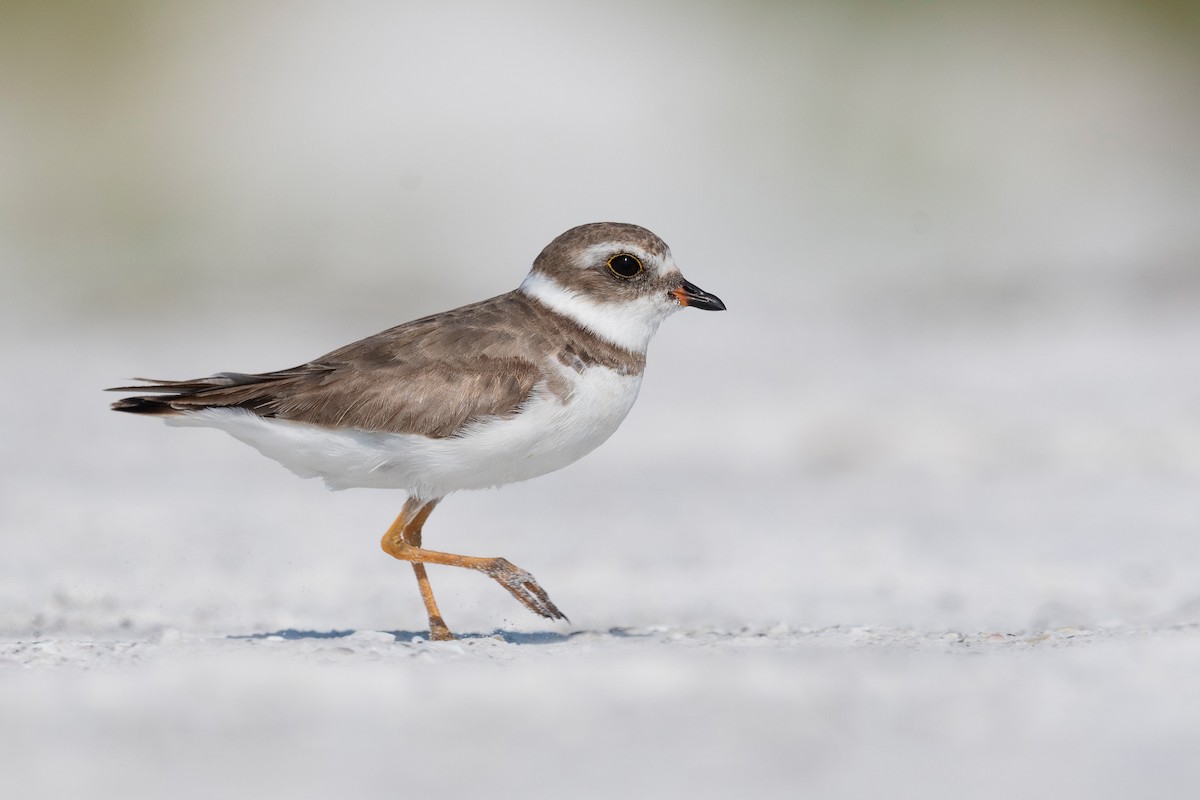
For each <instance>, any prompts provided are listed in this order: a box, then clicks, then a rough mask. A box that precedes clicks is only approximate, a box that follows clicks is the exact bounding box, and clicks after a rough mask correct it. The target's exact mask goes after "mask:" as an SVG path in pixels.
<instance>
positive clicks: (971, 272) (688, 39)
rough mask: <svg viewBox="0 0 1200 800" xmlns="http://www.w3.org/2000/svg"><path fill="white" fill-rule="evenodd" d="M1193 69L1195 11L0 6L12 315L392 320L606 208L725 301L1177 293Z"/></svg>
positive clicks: (772, 307)
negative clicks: (181, 313) (262, 311)
mask: <svg viewBox="0 0 1200 800" xmlns="http://www.w3.org/2000/svg"><path fill="white" fill-rule="evenodd" d="M1198 86H1200V5H1198V4H1197V3H1195V2H1175V3H1172V2H1055V3H955V2H944V3H943V2H924V3H906V4H897V3H886V2H762V1H759V2H738V3H716V2H705V3H684V2H659V3H644V2H620V1H619V2H606V3H602V4H599V3H597V4H563V3H552V2H524V1H523V0H519V1H518V2H508V3H504V4H488V3H476V4H471V3H441V4H433V3H416V2H349V3H319V2H289V3H283V2H242V1H240V0H239V1H238V2H205V3H188V2H121V1H120V0H109V1H107V2H19V1H17V0H6V2H4V3H2V4H0V98H2V100H0V269H2V270H3V273H4V283H5V286H6V291H5V292H4V294H5V295H6V300H5V301H3V302H4V305H5V306H6V307H7V310H8V311H9V314H8V317H9V318H10V319H14V318H17V319H27V318H28V317H41V318H44V317H51V318H70V317H74V318H77V319H78V318H80V317H81V316H89V317H90V316H92V315H100V316H101V318H106V317H108V316H110V315H118V314H126V313H129V312H137V313H139V314H147V313H150V312H162V311H167V312H168V313H169V312H170V311H171V310H172V309H178V308H184V307H186V308H191V309H195V310H196V311H200V310H203V308H204V307H205V306H211V307H218V306H220V307H226V308H229V307H234V308H243V309H246V310H250V309H254V308H261V307H262V305H263V304H265V303H270V304H272V305H276V304H278V303H280V302H284V303H294V304H296V305H297V306H299V307H303V308H316V309H320V310H321V311H322V312H323V313H328V314H331V315H339V314H341V315H347V314H353V315H357V314H360V313H363V312H370V311H374V312H378V313H379V314H380V318H381V319H382V318H383V317H384V316H385V314H384V312H385V311H391V312H393V313H394V316H395V317H396V319H395V321H399V319H400V318H403V317H404V316H405V315H406V314H410V313H412V314H415V313H420V312H426V311H433V310H438V309H440V308H441V307H443V305H444V304H453V303H457V302H465V301H468V300H472V299H476V298H478V297H482V296H485V295H489V294H495V293H499V292H501V291H506V290H508V289H510V288H512V287H513V286H515V285H516V283H517V282H518V281H519V280H520V278H521V276H522V275H523V272H524V269H525V267H526V266H527V265H528V263H529V262H530V261H531V260H532V258H533V256H534V255H535V254H536V252H537V250H538V249H540V247H541V246H542V245H543V244H545V243H546V242H548V241H549V240H550V239H551V238H552V237H553V236H555V235H556V234H558V233H559V232H561V231H562V230H565V229H566V228H568V227H570V226H572V225H575V224H578V223H581V222H586V221H592V220H600V219H618V220H623V221H632V222H638V223H641V224H643V225H646V226H647V227H650V228H652V229H654V230H655V231H657V232H658V233H660V234H661V235H662V236H663V237H664V238H666V239H667V240H668V242H670V243H672V245H673V247H674V249H675V252H676V256H677V257H678V259H679V260H680V262H681V264H683V265H684V268H685V270H686V271H687V272H688V274H689V276H690V277H691V278H692V279H693V280H695V281H696V282H697V283H699V284H700V285H702V286H705V287H707V288H711V289H712V290H713V291H715V292H717V293H718V294H722V295H723V296H725V295H729V302H730V305H731V308H735V309H736V308H739V307H740V308H741V309H742V310H751V309H755V310H759V309H761V310H762V311H764V312H765V313H777V312H779V311H780V310H782V309H798V310H805V309H807V310H817V309H820V308H822V307H824V305H825V304H826V303H827V302H828V301H829V299H830V297H831V296H833V297H836V298H839V300H838V302H843V303H846V304H848V307H854V308H862V309H865V310H866V311H867V313H868V315H877V314H885V315H886V314H900V315H902V316H904V317H905V318H909V317H911V318H915V319H920V320H928V319H932V320H933V321H934V323H935V324H936V323H937V322H938V321H939V320H943V317H945V321H948V322H953V317H956V316H963V315H966V316H976V315H985V316H992V317H995V316H996V315H1000V317H999V318H1000V319H1002V320H1004V321H1006V322H1011V321H1014V320H1024V319H1027V318H1028V317H1029V316H1030V315H1033V316H1037V315H1039V314H1043V313H1049V314H1061V313H1064V309H1087V308H1097V307H1098V308H1101V309H1103V310H1104V311H1105V312H1108V311H1111V310H1114V309H1117V310H1120V311H1121V312H1126V311H1133V312H1135V313H1140V312H1142V311H1145V310H1146V309H1150V310H1151V312H1152V314H1155V315H1156V314H1159V313H1163V311H1164V310H1166V309H1170V308H1178V307H1179V306H1180V304H1183V305H1184V306H1187V307H1189V309H1190V310H1195V308H1196V306H1197V303H1198V298H1200V268H1198V256H1200V224H1198V223H1200V146H1198V142H1200V90H1198ZM831 293H833V294H832V295H831ZM748 303H749V305H747V304H748ZM930 315H932V317H931V316H930ZM362 332H363V333H366V332H367V331H366V330H364V331H362ZM332 344H334V342H330V345H331V346H332Z"/></svg>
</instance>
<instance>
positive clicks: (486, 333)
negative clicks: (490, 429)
mask: <svg viewBox="0 0 1200 800" xmlns="http://www.w3.org/2000/svg"><path fill="white" fill-rule="evenodd" d="M525 308H527V301H526V300H525V299H524V298H523V297H520V296H514V295H513V294H511V293H510V294H508V295H502V296H500V297H496V298H492V299H491V300H485V301H483V302H482V303H476V304H474V305H471V306H464V307H463V308H459V309H455V310H454V311H448V312H445V313H444V314H439V315H436V316H434V317H426V318H424V319H419V320H416V321H414V322H409V323H405V324H404V325H400V326H397V327H395V328H391V329H390V330H386V331H384V332H382V333H378V334H376V335H374V336H370V337H367V338H366V339H362V340H360V341H357V342H354V343H353V344H349V345H346V346H345V347H342V348H340V349H338V350H335V351H333V352H332V353H329V354H328V355H325V356H322V357H321V358H318V359H316V360H315V361H312V362H309V363H308V364H304V365H302V366H299V367H296V368H294V369H288V370H280V371H278V372H269V373H265V374H261V375H244V374H240V373H222V374H220V375H214V376H213V377H211V378H201V379H198V380H193V381H178V382H172V381H163V382H156V383H154V384H152V385H149V386H140V387H121V388H119V389H116V390H115V391H142V392H154V393H165V396H162V397H147V396H140V397H128V398H125V399H123V400H119V401H117V402H116V403H114V404H113V408H114V409H116V410H118V411H129V412H134V413H144V414H160V415H171V414H175V413H179V412H181V411H188V410H195V409H200V408H244V409H247V410H249V411H253V412H254V413H256V414H259V415H260V416H264V417H277V418H279V419H288V420H294V421H296V422H307V423H311V424H314V425H323V426H335V425H336V426H345V427H350V428H355V429H357V430H363V431H386V432H391V433H412V434H421V435H423V436H430V437H434V438H442V437H446V436H453V435H454V434H455V433H457V432H458V431H459V430H461V429H462V427H463V426H464V425H466V424H468V423H470V422H472V421H474V420H478V419H482V418H485V417H491V416H500V417H503V416H507V415H510V414H513V413H514V412H515V411H516V410H517V409H518V408H519V407H520V405H521V404H522V403H523V402H524V401H525V400H526V399H528V398H529V396H530V394H531V393H532V391H533V388H534V386H535V385H537V383H538V382H539V381H540V380H542V379H543V375H542V372H541V369H540V368H539V366H538V365H537V364H536V363H535V362H534V361H533V360H532V359H531V358H530V357H529V356H528V353H529V349H528V346H529V344H530V337H529V336H528V335H525V334H524V333H523V330H522V325H521V319H522V312H523V309H525Z"/></svg>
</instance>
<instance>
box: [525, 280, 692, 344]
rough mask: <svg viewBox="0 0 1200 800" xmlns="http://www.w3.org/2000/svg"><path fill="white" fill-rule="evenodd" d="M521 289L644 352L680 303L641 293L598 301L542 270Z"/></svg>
mask: <svg viewBox="0 0 1200 800" xmlns="http://www.w3.org/2000/svg"><path fill="white" fill-rule="evenodd" d="M518 291H521V292H524V293H525V294H526V295H528V296H529V297H532V298H533V299H535V300H537V301H539V302H540V303H542V304H543V305H545V306H547V307H549V308H550V309H552V310H553V311H556V312H558V313H559V314H562V315H563V316H564V317H567V318H568V319H571V320H574V321H575V322H578V323H579V324H580V325H582V326H583V327H584V328H587V329H588V330H589V331H591V332H592V333H594V334H596V335H597V336H599V337H600V338H602V339H606V340H608V341H610V342H612V343H613V344H615V345H617V346H618V347H621V348H624V349H625V350H629V351H631V352H634V353H645V352H646V348H647V347H648V346H649V345H650V339H651V338H653V337H654V334H655V332H656V331H657V330H658V326H659V324H660V323H662V321H663V320H664V319H666V317H667V315H669V314H670V313H671V312H673V311H676V310H678V308H679V305H678V304H676V303H672V302H670V301H669V300H668V299H666V298H662V299H660V298H655V297H639V298H638V299H636V300H630V301H629V302H625V303H597V302H595V301H594V300H591V299H589V298H588V297H587V296H585V295H581V294H577V293H575V292H572V291H570V290H568V289H564V288H563V287H562V286H560V285H559V284H558V283H556V282H555V281H554V280H553V279H551V278H548V277H546V276H545V275H543V274H541V273H540V272H530V273H529V275H527V276H526V277H525V280H524V281H522V282H521V286H520V287H519V289H518Z"/></svg>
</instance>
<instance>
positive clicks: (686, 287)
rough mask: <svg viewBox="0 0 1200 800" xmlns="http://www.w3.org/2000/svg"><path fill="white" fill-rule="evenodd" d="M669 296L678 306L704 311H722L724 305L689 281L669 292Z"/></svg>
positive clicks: (717, 298) (714, 296)
mask: <svg viewBox="0 0 1200 800" xmlns="http://www.w3.org/2000/svg"><path fill="white" fill-rule="evenodd" d="M671 294H672V295H673V296H674V297H675V299H676V300H678V301H679V305H681V306H688V307H689V308H700V309H704V310H705V311H724V310H725V304H724V303H723V302H721V298H719V297H717V296H716V295H715V294H709V293H708V292H706V291H704V290H703V289H701V288H700V287H699V286H697V285H696V284H694V283H691V282H690V281H684V282H683V283H681V284H679V286H677V287H676V288H674V289H672V290H671Z"/></svg>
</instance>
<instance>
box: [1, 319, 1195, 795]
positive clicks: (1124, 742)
mask: <svg viewBox="0 0 1200 800" xmlns="http://www.w3.org/2000/svg"><path fill="white" fill-rule="evenodd" d="M730 304H731V307H733V301H732V299H731V300H730ZM764 318H766V317H764V315H763V314H753V313H751V314H746V315H742V316H735V315H734V313H733V312H730V313H728V314H726V315H722V316H720V317H718V316H715V315H714V316H701V315H691V316H686V315H681V316H680V317H679V318H677V319H672V320H670V321H669V322H668V323H667V327H666V328H665V329H664V331H663V333H662V334H660V338H659V341H658V342H656V347H655V349H654V350H653V351H652V353H651V365H650V370H649V373H648V380H647V383H646V386H645V387H644V390H643V396H642V398H641V400H640V401H639V405H638V407H637V408H635V410H634V412H633V414H632V415H631V417H630V419H629V420H628V421H627V423H626V425H625V427H624V428H622V430H621V431H620V432H619V433H618V434H617V436H616V437H614V439H613V440H612V441H610V442H609V443H607V444H606V445H605V446H604V447H603V448H601V449H600V450H599V451H597V452H596V453H594V454H593V455H592V456H590V457H589V458H588V459H585V460H584V461H582V462H580V463H579V464H577V465H575V466H573V467H571V468H569V469H567V470H564V471H562V472H560V473H556V474H554V475H551V476H547V477H545V478H542V479H539V480H537V481H533V482H530V483H527V484H522V485H519V486H513V487H508V488H506V489H504V490H501V491H498V492H481V493H471V494H464V495H460V496H456V497H453V498H451V499H450V500H448V501H447V502H446V503H445V504H444V505H443V506H442V507H441V508H439V509H438V512H437V513H436V514H435V515H434V516H433V518H432V519H431V521H430V523H429V525H428V527H427V529H426V537H427V541H428V542H429V543H431V544H433V545H435V546H437V547H439V548H442V549H448V550H451V551H458V552H465V553H470V554H479V555H504V556H506V557H507V558H509V559H510V560H512V561H513V562H515V563H517V564H519V565H521V566H523V567H525V568H527V569H529V570H530V571H531V572H533V573H534V574H535V575H537V576H538V578H539V580H540V581H541V582H542V584H543V585H544V586H545V587H546V588H547V590H548V591H549V592H550V594H551V596H552V597H553V598H554V600H555V601H556V602H557V603H558V605H559V606H560V607H561V608H562V609H563V610H564V611H565V612H566V613H567V614H568V615H570V616H571V619H572V622H571V623H570V624H562V623H559V624H551V623H547V622H543V621H541V620H538V619H536V618H534V617H533V616H532V615H529V614H528V613H526V612H525V611H524V610H523V609H521V608H519V607H518V606H517V605H516V604H515V603H514V602H513V601H512V600H511V599H510V598H508V597H507V595H506V594H504V593H503V591H502V590H501V589H499V587H496V586H494V585H493V584H491V583H490V582H488V581H486V580H485V579H482V578H480V577H479V576H476V575H471V574H459V573H457V572H455V571H453V570H444V569H443V570H434V571H433V576H432V577H433V580H434V583H435V588H437V590H438V593H439V598H440V601H441V604H442V607H443V610H444V612H445V614H446V617H447V620H448V622H449V623H450V624H451V626H452V627H453V628H454V629H455V630H457V631H459V632H460V633H462V634H464V638H462V639H461V640H460V641H457V642H452V643H429V642H426V641H424V639H423V634H424V625H423V616H422V613H421V606H420V602H419V599H418V596H417V592H416V588H415V584H414V581H413V580H412V577H411V574H410V572H409V570H408V569H407V567H406V566H404V565H400V564H397V563H395V562H394V561H392V560H390V559H388V558H387V557H386V556H385V555H384V554H383V553H382V552H381V551H380V550H379V549H378V544H377V542H378V537H379V535H380V534H381V533H382V530H383V529H384V528H385V527H386V526H387V524H388V523H389V522H390V520H391V517H392V516H393V515H394V514H395V513H396V512H397V511H398V506H399V505H400V503H401V499H402V498H401V497H400V496H399V495H397V494H394V493H390V492H380V491H358V492H354V491H351V492H342V493H329V492H326V491H325V490H324V489H323V488H322V487H321V486H320V485H319V484H318V483H316V482H312V481H300V480H297V479H296V478H294V477H293V476H291V475H290V474H288V473H287V472H286V471H284V470H283V469H281V468H279V467H278V466H277V465H274V464H272V463H271V462H269V461H267V460H266V459H263V458H261V457H260V456H258V455H257V454H255V453H254V452H253V451H251V450H249V449H248V448H245V447H243V446H241V445H240V444H238V443H237V442H234V441H233V440H231V439H227V438H226V437H224V436H223V435H221V434H219V433H216V432H207V431H194V430H176V429H170V428H167V427H165V426H162V425H160V424H157V423H155V422H153V421H149V420H139V419H133V418H128V417H124V416H118V415H115V414H111V413H109V412H108V411H107V410H106V408H105V401H106V400H107V399H108V398H106V397H105V396H103V395H101V394H100V393H99V392H97V391H96V390H97V389H98V388H99V387H101V386H104V385H109V384H112V383H113V382H119V381H120V380H121V379H122V378H123V377H124V376H126V375H129V374H133V373H145V374H151V375H159V374H162V375H164V376H166V377H172V376H176V375H177V374H178V375H180V376H182V373H188V374H190V373H192V372H196V373H206V372H210V371H214V370H215V369H229V368H233V369H240V368H245V369H258V368H267V367H278V366H281V365H283V364H285V363H291V362H292V361H298V360H302V359H303V358H304V357H307V356H310V355H312V354H314V353H317V352H321V351H322V350H323V349H327V347H326V346H327V345H330V344H333V343H335V342H337V341H339V340H340V339H342V338H348V337H350V336H353V335H357V334H360V333H366V332H367V331H366V330H359V329H358V328H357V327H356V326H357V325H361V324H363V323H362V321H359V320H356V321H354V322H353V323H346V322H345V321H342V322H331V323H329V325H328V327H329V329H328V330H327V329H324V328H321V329H317V330H310V329H300V328H298V327H296V325H295V323H294V322H292V323H288V322H287V321H286V317H285V316H283V315H281V316H280V319H279V320H278V321H277V324H278V325H279V326H281V329H282V332H281V333H280V335H278V336H273V337H261V338H259V339H257V340H255V341H254V342H252V343H251V344H249V345H247V344H242V345H235V346H233V347H228V349H227V350H222V348H223V347H227V346H228V345H229V341H226V339H230V340H232V338H235V337H236V334H235V333H234V332H235V331H236V330H237V326H238V321H237V320H232V319H227V318H217V319H212V320H204V321H203V322H202V323H197V322H194V321H192V323H191V324H190V327H192V328H193V329H209V330H218V331H224V333H222V334H221V335H218V336H216V337H213V338H209V339H196V338H192V337H189V336H188V335H187V333H186V331H185V330H184V326H182V325H180V326H178V327H175V328H172V327H171V326H168V325H160V324H158V323H157V322H156V321H153V322H152V321H145V320H143V321H135V322H134V323H131V324H123V325H116V324H113V323H112V322H111V321H108V322H103V323H94V324H93V323H87V322H80V323H78V327H76V328H74V329H68V330H67V332H66V333H61V334H56V333H54V332H53V330H52V329H51V327H50V326H48V325H46V326H42V325H43V324H42V323H39V321H37V320H28V319H27V320H23V321H21V323H20V325H21V326H22V330H23V331H24V333H25V335H26V339H25V344H24V345H23V346H22V347H21V348H19V352H18V353H17V354H16V356H15V360H14V362H13V363H11V364H10V369H12V370H13V371H14V374H35V373H40V374H41V375H43V376H45V375H47V374H48V373H47V372H46V371H45V370H44V365H45V364H47V363H64V364H71V365H72V369H71V370H67V371H64V372H62V373H59V374H58V375H57V377H56V378H55V379H53V380H50V382H49V383H48V384H42V385H38V386H33V387H30V388H28V389H25V390H23V394H22V396H21V397H16V396H14V395H12V394H10V395H9V396H8V397H7V402H8V403H9V404H10V407H9V409H8V410H7V412H6V413H5V414H4V415H3V416H2V417H0V420H2V422H0V425H3V430H2V432H3V436H4V441H5V450H6V452H9V453H10V454H11V453H17V454H19V458H18V459H10V460H9V463H8V467H7V471H6V474H5V476H4V481H3V487H2V489H0V492H2V498H0V521H2V524H3V530H4V538H3V548H4V552H3V557H2V559H0V576H2V578H3V581H2V583H0V587H2V588H0V592H2V595H0V600H2V603H0V708H3V710H4V713H3V723H2V724H0V753H3V760H4V769H3V770H2V771H0V784H3V786H4V794H5V795H6V796H11V797H64V796H88V797H122V798H131V797H162V796H173V797H180V798H188V797H212V796H254V797H258V798H265V797H285V796H286V797H293V798H294V797H318V796H331V795H343V796H354V797H375V796H395V795H397V794H413V793H421V794H428V795H431V796H479V795H482V794H487V795H489V796H502V797H503V796H518V795H519V796H526V797H529V796H532V797H561V796H574V797H612V796H614V795H615V794H617V793H633V794H635V795H637V796H663V797H726V796H733V795H735V794H736V795H738V796H761V797H785V796H786V797H797V796H811V797H861V796H866V795H882V794H886V795H893V796H896V795H898V796H914V797H915V796H920V797H952V796H953V797H960V796H971V797H1011V796H1014V795H1021V796H1030V797H1050V796H1054V797H1064V796H1070V797H1089V798H1105V797H1111V798H1118V797H1122V798H1123V797H1129V796H1135V795H1136V796H1151V795H1152V796H1160V797H1168V796H1175V797H1183V796H1190V795H1192V794H1194V793H1195V791H1196V790H1197V789H1200V766H1197V764H1198V762H1197V761H1196V759H1195V758H1194V755H1195V753H1196V752H1197V751H1198V750H1200V680H1197V677H1196V676H1197V675H1200V589H1198V587H1200V537H1197V536H1196V526H1197V519H1198V515H1197V499H1196V497H1197V493H1196V490H1195V487H1196V485H1197V478H1198V477H1200V460H1198V457H1197V453H1198V452H1200V448H1198V447H1197V443H1198V442H1200V418H1197V416H1196V413H1195V409H1196V408H1197V405H1196V401H1197V398H1198V397H1200V385H1198V384H1197V379H1196V373H1195V370H1194V369H1191V370H1184V369H1181V365H1182V364H1183V363H1186V360H1187V359H1190V358H1191V355H1192V352H1193V350H1194V348H1193V347H1192V346H1191V345H1190V344H1189V342H1195V341H1197V340H1198V339H1197V334H1198V333H1200V328H1197V327H1196V324H1195V322H1194V320H1192V319H1191V318H1189V317H1187V316H1186V315H1177V316H1171V315H1164V316H1161V317H1159V318H1154V319H1151V318H1141V319H1132V318H1131V319H1126V320H1124V321H1119V320H1114V319H1112V318H1108V317H1088V316H1087V315H1084V316H1081V317H1079V318H1073V319H1060V320H1059V321H1058V322H1056V323H1054V324H1050V323H1046V322H1045V321H1043V322H1041V323H1038V324H1036V325H1026V326H1024V327H1020V326H1018V327H1017V328H1016V329H1015V330H1011V329H1006V330H1005V331H1004V335H1003V336H1000V335H996V332H995V331H994V330H991V329H988V328H986V327H985V328H974V327H972V326H971V325H959V326H957V327H956V328H954V330H955V335H952V336H948V335H944V330H942V329H939V335H937V336H925V335H923V334H922V333H921V332H920V330H919V329H916V328H910V329H909V330H908V332H907V333H906V334H905V335H904V336H903V337H899V338H898V337H897V336H896V335H895V331H894V330H891V329H890V328H889V323H887V322H886V321H881V320H879V319H875V320H874V321H872V322H871V323H870V324H869V325H867V324H865V323H864V322H863V320H862V319H859V320H840V321H839V320H835V319H834V318H833V317H831V316H825V317H821V316H820V315H811V316H808V317H806V318H805V319H800V318H796V319H792V320H789V321H788V322H787V323H786V325H783V324H781V323H780V320H779V319H778V318H775V319H774V320H771V321H770V322H764V321H763V319H764ZM289 324H290V325H291V327H290V328H289V327H288V325H289ZM768 324H769V325H771V326H774V327H772V328H771V329H770V330H768V328H766V327H765V326H766V325H768ZM147 325H150V326H151V327H152V328H153V329H155V330H157V331H159V333H157V334H156V335H155V336H153V337H147V336H145V335H144V330H145V329H146V326H147ZM780 330H782V331H784V332H786V334H787V335H788V336H789V337H791V338H790V342H791V345H790V347H791V358H789V359H788V360H787V363H786V366H785V367H784V368H782V369H781V368H780V367H778V366H777V364H778V359H777V358H776V355H777V354H772V353H770V352H767V351H757V354H755V355H749V356H748V355H747V354H746V352H745V351H744V349H742V350H739V348H738V343H744V342H747V341H755V340H756V339H757V338H759V337H762V336H765V335H767V333H768V332H775V333H778V332H779V331H780ZM30 331H33V332H34V333H37V334H39V335H37V336H29V335H28V334H29V332H30ZM81 344H82V345H84V349H82V350H81ZM218 351H219V352H218ZM226 352H234V353H241V354H243V355H242V356H241V357H239V358H235V359H234V361H236V362H237V363H227V362H228V361H229V359H228V358H226V359H225V360H224V361H222V360H221V358H222V357H223V356H224V355H225V353H226ZM698 361H703V365H701V364H700V363H698ZM702 367H703V368H702ZM705 369H708V370H716V371H718V372H719V373H720V375H721V378H722V379H720V380H714V379H713V378H712V375H711V374H708V373H706V372H705ZM746 381H753V383H749V384H748V383H746ZM739 383H740V385H741V386H745V385H756V386H759V387H768V389H769V390H768V391H754V392H749V393H747V392H746V391H744V389H743V388H739Z"/></svg>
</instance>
